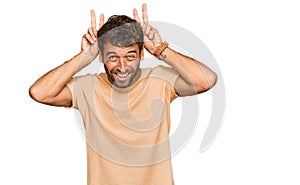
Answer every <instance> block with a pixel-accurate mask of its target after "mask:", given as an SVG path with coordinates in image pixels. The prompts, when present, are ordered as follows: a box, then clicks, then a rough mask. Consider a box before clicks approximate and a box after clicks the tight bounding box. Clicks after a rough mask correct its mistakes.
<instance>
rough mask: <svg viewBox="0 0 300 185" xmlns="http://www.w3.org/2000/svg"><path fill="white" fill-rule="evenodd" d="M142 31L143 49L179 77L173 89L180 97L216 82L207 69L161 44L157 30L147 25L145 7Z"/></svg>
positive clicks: (215, 77) (143, 9)
mask: <svg viewBox="0 0 300 185" xmlns="http://www.w3.org/2000/svg"><path fill="white" fill-rule="evenodd" d="M133 15H134V18H135V20H136V21H138V22H140V19H139V16H138V13H137V10H136V9H134V10H133ZM142 19H143V24H142V29H143V31H144V34H145V41H144V47H145V49H146V50H147V51H148V52H149V53H151V54H152V55H154V56H156V57H157V58H159V59H160V60H163V61H164V62H166V63H167V64H169V65H170V66H171V67H172V68H173V69H174V70H175V71H176V72H177V73H178V74H179V77H178V79H177V80H176V82H175V89H176V91H177V93H178V94H179V95H180V96H188V95H195V94H198V93H201V92H204V91H207V90H209V89H210V88H211V87H213V86H214V85H215V84H216V82H217V75H216V73H215V72H214V71H212V70H211V69H210V68H209V67H207V66H206V65H204V64H203V63H201V62H200V61H197V60H195V59H193V58H190V57H188V56H185V55H183V54H181V53H178V52H176V51H174V50H173V49H171V48H169V47H167V44H166V43H164V42H162V39H161V36H160V35H159V33H158V30H157V29H155V28H153V27H152V26H151V25H150V24H149V23H148V15H147V7H146V4H143V7H142Z"/></svg>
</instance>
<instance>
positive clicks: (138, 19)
mask: <svg viewBox="0 0 300 185" xmlns="http://www.w3.org/2000/svg"><path fill="white" fill-rule="evenodd" d="M133 17H134V20H136V22H138V23H141V21H140V18H139V15H138V11H137V9H136V8H135V9H133Z"/></svg>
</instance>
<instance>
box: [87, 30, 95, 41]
mask: <svg viewBox="0 0 300 185" xmlns="http://www.w3.org/2000/svg"><path fill="white" fill-rule="evenodd" d="M88 33H89V34H90V36H91V38H92V39H93V40H94V41H96V40H97V39H96V38H97V36H96V35H95V28H89V29H88Z"/></svg>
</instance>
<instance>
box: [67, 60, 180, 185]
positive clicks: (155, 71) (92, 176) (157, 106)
mask: <svg viewBox="0 0 300 185" xmlns="http://www.w3.org/2000/svg"><path fill="white" fill-rule="evenodd" d="M177 77H178V74H177V73H176V72H175V71H174V70H173V69H171V68H168V67H164V66H157V67H155V68H144V69H141V77H140V78H139V80H138V81H136V82H135V83H134V84H132V85H131V86H130V87H127V88H117V87H115V86H113V85H112V84H111V83H110V82H109V80H108V78H107V74H106V73H100V74H99V75H98V74H94V75H91V74H88V75H84V76H80V77H75V78H73V79H72V80H70V82H69V83H68V84H67V85H68V87H69V88H70V90H71V93H72V107H73V108H76V109H78V110H79V111H80V113H81V116H82V119H83V122H84V127H85V131H86V132H85V133H86V143H87V145H86V146H87V178H88V179H87V181H88V183H87V184H88V185H173V184H174V182H173V176H172V166H171V156H170V147H169V131H170V103H171V101H172V100H174V99H175V98H176V97H177V94H176V92H175V89H174V84H175V81H176V79H177Z"/></svg>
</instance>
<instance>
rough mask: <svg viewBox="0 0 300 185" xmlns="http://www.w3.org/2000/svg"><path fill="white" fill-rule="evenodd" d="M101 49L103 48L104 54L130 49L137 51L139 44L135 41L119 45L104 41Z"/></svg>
mask: <svg viewBox="0 0 300 185" xmlns="http://www.w3.org/2000/svg"><path fill="white" fill-rule="evenodd" d="M103 50H104V55H106V54H107V53H117V54H125V53H128V52H130V51H136V53H138V52H139V45H138V44H137V43H135V44H132V45H129V46H124V47H120V46H114V45H112V44H111V43H106V44H104V47H103Z"/></svg>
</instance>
